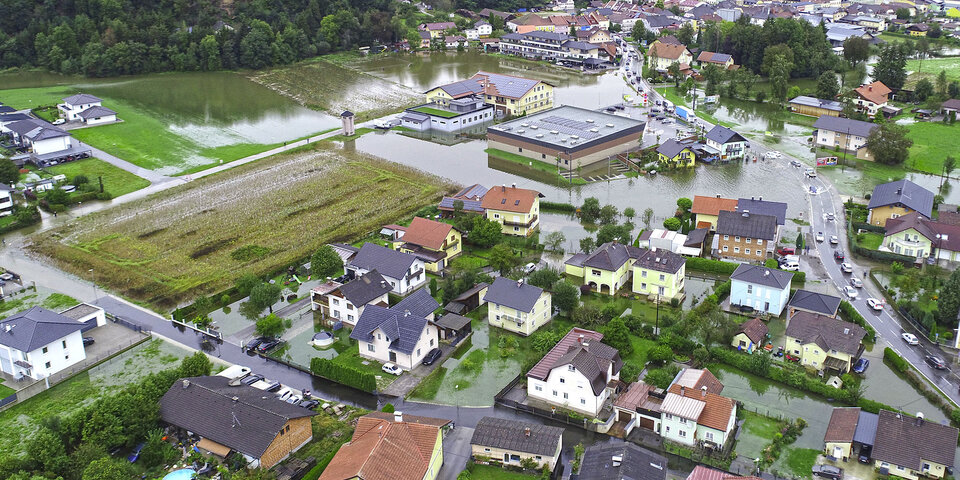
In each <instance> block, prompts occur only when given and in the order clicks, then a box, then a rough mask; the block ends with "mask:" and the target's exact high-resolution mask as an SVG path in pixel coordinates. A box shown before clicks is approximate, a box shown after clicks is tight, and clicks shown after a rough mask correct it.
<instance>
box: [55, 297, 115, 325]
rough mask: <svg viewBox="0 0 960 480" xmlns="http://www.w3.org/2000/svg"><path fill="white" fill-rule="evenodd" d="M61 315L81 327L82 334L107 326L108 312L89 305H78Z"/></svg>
mask: <svg viewBox="0 0 960 480" xmlns="http://www.w3.org/2000/svg"><path fill="white" fill-rule="evenodd" d="M60 315H63V316H64V317H67V318H70V319H72V320H73V321H75V322H77V323H79V324H80V325H81V328H80V332H87V331H89V330H92V329H94V328H97V327H102V326H104V325H106V324H107V314H106V312H105V311H104V310H103V309H102V308H100V307H98V306H96V305H90V304H89V303H78V304H77V305H74V306H72V307H70V308H68V309H66V310H64V311H62V312H60Z"/></svg>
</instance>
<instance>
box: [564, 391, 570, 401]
mask: <svg viewBox="0 0 960 480" xmlns="http://www.w3.org/2000/svg"><path fill="white" fill-rule="evenodd" d="M563 399H564V400H569V399H570V394H569V393H567V392H563Z"/></svg>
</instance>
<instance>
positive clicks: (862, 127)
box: [813, 115, 877, 137]
mask: <svg viewBox="0 0 960 480" xmlns="http://www.w3.org/2000/svg"><path fill="white" fill-rule="evenodd" d="M813 128H816V129H817V130H827V131H830V132H838V133H849V134H851V135H855V136H858V137H869V136H870V131H871V130H873V129H874V128H877V124H876V123H870V122H862V121H860V120H852V119H849V118H840V117H834V116H833V115H820V117H819V118H817V121H816V122H813Z"/></svg>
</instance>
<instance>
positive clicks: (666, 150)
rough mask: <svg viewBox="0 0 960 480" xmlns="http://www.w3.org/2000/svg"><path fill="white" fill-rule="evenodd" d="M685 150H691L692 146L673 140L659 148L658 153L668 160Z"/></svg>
mask: <svg viewBox="0 0 960 480" xmlns="http://www.w3.org/2000/svg"><path fill="white" fill-rule="evenodd" d="M685 148H690V146H689V145H687V144H685V143H680V142H678V141H676V140H674V139H672V138H671V139H670V140H667V141H666V142H663V143H662V144H660V146H659V147H657V153H660V154H662V155H663V156H665V157H667V158H673V157H676V156H677V155H679V154H680V152H682V151H683V150H684V149H685Z"/></svg>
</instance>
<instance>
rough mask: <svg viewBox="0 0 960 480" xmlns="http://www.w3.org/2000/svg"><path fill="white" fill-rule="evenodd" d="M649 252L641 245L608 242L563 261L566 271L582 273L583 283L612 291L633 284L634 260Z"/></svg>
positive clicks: (596, 289) (605, 291)
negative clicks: (631, 282) (632, 269)
mask: <svg viewBox="0 0 960 480" xmlns="http://www.w3.org/2000/svg"><path fill="white" fill-rule="evenodd" d="M646 252H647V250H646V249H643V248H640V247H634V246H632V245H623V244H621V243H617V242H607V243H604V244H603V245H600V246H599V247H597V249H596V250H594V251H593V252H590V253H589V254H585V253H578V254H576V255H574V256H572V257H570V259H569V260H567V261H566V262H565V263H564V272H565V273H566V274H567V275H570V276H573V277H579V278H580V279H581V282H580V284H581V285H589V286H590V289H591V290H593V291H595V292H599V293H606V294H609V295H613V294H615V293H616V292H617V290H620V289H621V288H622V287H624V286H627V285H629V284H630V273H631V268H633V262H634V261H635V260H636V259H638V258H640V257H641V256H643V254H644V253H646Z"/></svg>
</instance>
